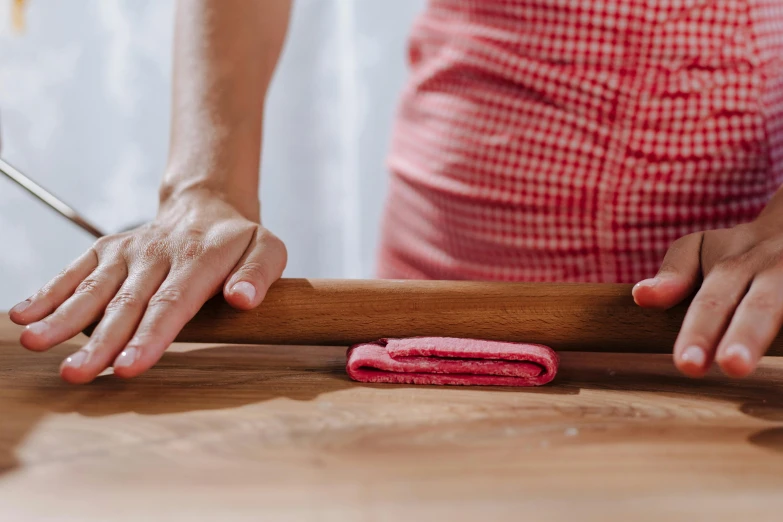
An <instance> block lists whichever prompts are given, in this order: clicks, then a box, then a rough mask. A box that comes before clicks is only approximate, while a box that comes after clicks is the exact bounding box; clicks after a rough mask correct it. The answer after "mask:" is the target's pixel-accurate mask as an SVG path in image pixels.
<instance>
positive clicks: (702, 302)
mask: <svg viewBox="0 0 783 522" xmlns="http://www.w3.org/2000/svg"><path fill="white" fill-rule="evenodd" d="M728 304H729V303H728V300H727V299H725V298H721V297H720V296H717V295H714V294H702V293H698V294H696V297H694V298H693V302H692V303H691V305H692V306H695V307H696V308H699V309H700V310H702V311H705V312H713V311H718V310H723V309H724V308H726V307H727V306H728Z"/></svg>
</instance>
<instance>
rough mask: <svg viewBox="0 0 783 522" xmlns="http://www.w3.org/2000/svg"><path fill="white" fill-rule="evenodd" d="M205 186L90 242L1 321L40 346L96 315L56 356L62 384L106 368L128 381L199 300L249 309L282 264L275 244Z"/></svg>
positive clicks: (253, 220) (31, 345) (29, 344)
mask: <svg viewBox="0 0 783 522" xmlns="http://www.w3.org/2000/svg"><path fill="white" fill-rule="evenodd" d="M247 214H248V213H247V212H245V213H244V214H243V213H242V212H240V211H239V210H238V209H237V208H236V207H235V206H234V205H232V204H230V203H229V202H228V201H227V200H226V199H225V198H224V197H222V196H220V195H217V194H214V193H211V192H209V191H207V190H195V191H191V192H185V193H180V194H179V195H177V196H176V197H175V198H171V199H170V200H169V201H167V202H165V203H162V204H161V207H160V210H159V212H158V216H157V217H156V218H155V220H154V221H152V222H150V223H148V224H146V225H143V226H141V227H139V228H136V229H134V230H131V231H129V232H125V233H121V234H115V235H111V236H106V237H104V238H101V239H99V240H98V241H97V242H96V243H95V244H94V245H93V246H92V248H90V249H89V250H88V251H87V252H85V253H84V254H83V255H82V256H81V257H79V258H78V259H77V260H76V261H74V262H73V263H72V264H71V265H70V266H69V267H68V268H66V269H65V270H64V271H63V272H61V273H60V274H59V275H58V276H57V277H55V278H54V279H52V280H51V281H50V282H49V283H48V284H47V285H46V286H44V287H43V288H42V289H41V290H39V291H38V292H37V293H36V294H35V295H33V296H32V297H30V298H29V299H27V300H25V301H23V302H22V303H19V304H18V305H16V306H15V307H14V308H13V309H12V310H11V313H10V317H11V320H13V321H14V322H15V323H17V324H21V325H27V328H26V329H25V330H24V331H23V332H22V336H21V343H22V345H23V346H24V347H25V348H27V349H29V350H33V351H45V350H48V349H50V348H52V347H53V346H55V345H57V344H60V343H62V342H64V341H66V340H68V339H70V338H71V337H73V336H75V335H77V334H78V333H80V332H81V331H83V330H84V329H85V328H87V327H88V326H89V325H91V324H93V323H94V322H95V321H98V320H100V322H99V324H98V325H97V327H96V328H95V330H94V331H93V333H92V335H91V337H90V340H89V341H88V342H87V344H86V345H84V346H83V347H82V348H81V349H80V350H79V351H77V352H76V353H74V354H73V355H71V356H70V357H68V358H67V359H66V360H65V361H63V363H62V366H61V368H60V373H61V375H62V376H63V378H64V379H65V380H67V381H69V382H72V383H86V382H89V381H92V380H93V379H94V378H95V377H96V376H98V374H99V373H101V372H102V371H103V370H105V369H106V368H108V367H109V366H113V367H114V373H115V374H116V375H118V376H120V377H134V376H136V375H139V374H140V373H142V372H144V371H146V370H147V369H148V368H150V367H151V366H153V365H154V364H155V363H156V362H157V361H158V360H159V359H160V357H161V355H163V352H164V351H165V350H166V348H168V346H169V345H170V344H171V343H172V342H173V341H174V339H175V338H176V336H177V335H178V334H179V332H180V330H181V329H182V328H183V327H184V326H185V324H186V323H187V322H188V321H190V319H192V318H193V316H194V315H195V314H196V312H198V310H199V309H200V308H201V306H202V305H203V304H204V303H205V302H206V301H207V300H208V299H209V298H211V297H212V296H214V295H215V294H217V293H218V292H220V290H221V288H222V291H223V295H224V297H225V299H226V301H228V303H229V304H231V305H232V306H234V307H235V308H238V309H241V310H248V309H251V308H254V307H256V306H258V305H259V304H260V303H261V301H262V300H263V298H264V295H265V294H266V291H267V289H268V288H269V285H271V284H272V283H273V282H274V281H276V280H277V279H279V278H280V276H281V275H282V273H283V269H284V268H285V265H286V261H287V254H286V249H285V246H284V245H283V242H282V241H280V239H278V238H277V237H276V236H274V235H273V234H272V233H271V232H269V231H268V230H266V229H265V228H263V227H262V226H261V225H260V224H259V220H258V219H257V215H258V211H257V210H255V211H254V212H253V213H252V214H255V215H254V216H251V217H250V218H248V217H246V216H247Z"/></svg>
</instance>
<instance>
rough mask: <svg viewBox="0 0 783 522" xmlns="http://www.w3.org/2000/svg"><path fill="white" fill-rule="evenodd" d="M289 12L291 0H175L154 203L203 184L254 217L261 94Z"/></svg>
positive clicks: (256, 192) (262, 100)
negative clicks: (163, 152)
mask: <svg viewBox="0 0 783 522" xmlns="http://www.w3.org/2000/svg"><path fill="white" fill-rule="evenodd" d="M289 12H290V0H272V1H262V2H256V1H252V0H180V2H179V3H178V5H177V15H176V28H175V43H174V78H173V98H172V120H171V142H170V152H169V161H168V165H167V168H166V174H165V176H164V179H163V183H162V185H161V190H160V198H161V203H165V202H166V201H167V200H169V199H171V198H172V197H176V196H177V195H178V194H181V193H183V192H186V191H189V190H201V189H204V190H209V191H213V192H215V193H217V194H220V195H221V196H222V197H225V198H226V199H228V200H229V201H231V202H232V203H233V204H235V205H236V206H237V207H238V208H239V209H240V211H242V212H243V214H245V215H249V216H253V217H255V218H256V219H257V215H258V189H259V162H260V148H261V132H262V122H263V108H264V99H265V97H266V92H267V88H268V86H269V83H270V81H271V79H272V75H273V73H274V69H275V66H276V64H277V61H278V58H279V55H280V51H281V49H282V46H283V41H284V39H285V34H286V30H287V26H288V17H289Z"/></svg>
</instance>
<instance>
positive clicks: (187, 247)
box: [178, 238, 205, 259]
mask: <svg viewBox="0 0 783 522" xmlns="http://www.w3.org/2000/svg"><path fill="white" fill-rule="evenodd" d="M204 250H205V248H204V243H203V241H201V240H200V239H195V238H189V239H188V240H186V241H185V243H184V244H183V245H182V247H181V248H180V249H179V252H178V253H179V257H180V258H182V259H195V258H198V257H201V256H202V255H203V254H204Z"/></svg>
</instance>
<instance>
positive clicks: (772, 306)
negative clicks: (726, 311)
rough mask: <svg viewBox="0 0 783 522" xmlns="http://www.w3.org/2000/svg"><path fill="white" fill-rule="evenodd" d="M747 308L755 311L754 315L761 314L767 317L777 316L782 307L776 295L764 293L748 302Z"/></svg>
mask: <svg viewBox="0 0 783 522" xmlns="http://www.w3.org/2000/svg"><path fill="white" fill-rule="evenodd" d="M744 304H745V306H747V307H748V308H750V309H751V310H753V312H754V313H761V314H767V315H773V314H774V315H777V314H778V310H779V309H780V307H781V303H780V299H779V298H776V297H775V296H774V295H772V294H769V293H767V292H764V293H762V294H758V295H755V296H753V297H751V298H749V299H747V300H746V302H745V303H744Z"/></svg>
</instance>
